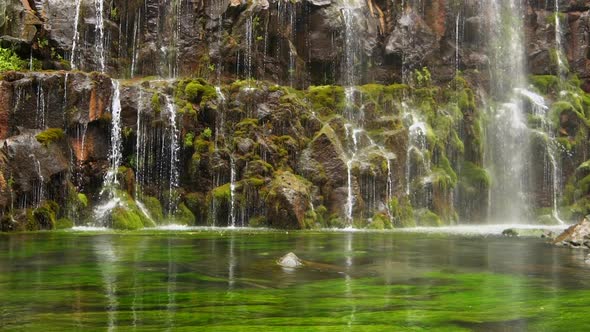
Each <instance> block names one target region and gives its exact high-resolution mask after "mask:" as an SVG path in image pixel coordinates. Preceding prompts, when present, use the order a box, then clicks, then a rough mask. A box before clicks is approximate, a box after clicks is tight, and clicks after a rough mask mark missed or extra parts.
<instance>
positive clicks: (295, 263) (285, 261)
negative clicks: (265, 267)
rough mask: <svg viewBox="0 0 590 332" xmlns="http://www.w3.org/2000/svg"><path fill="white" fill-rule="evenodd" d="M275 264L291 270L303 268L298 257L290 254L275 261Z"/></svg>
mask: <svg viewBox="0 0 590 332" xmlns="http://www.w3.org/2000/svg"><path fill="white" fill-rule="evenodd" d="M277 264H279V265H280V266H282V267H286V268H291V269H293V268H297V267H301V266H303V262H302V261H301V260H300V259H299V257H297V256H296V255H295V254H294V253H292V252H290V253H288V254H286V255H285V256H283V257H281V258H280V259H279V260H278V261H277Z"/></svg>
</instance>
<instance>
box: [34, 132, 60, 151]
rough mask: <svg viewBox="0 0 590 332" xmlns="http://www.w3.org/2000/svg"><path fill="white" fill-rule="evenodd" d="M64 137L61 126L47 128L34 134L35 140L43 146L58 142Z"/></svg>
mask: <svg viewBox="0 0 590 332" xmlns="http://www.w3.org/2000/svg"><path fill="white" fill-rule="evenodd" d="M63 137H64V131H63V129H61V128H49V129H46V130H44V131H42V132H40V133H39V134H37V135H36V136H35V138H36V139H37V141H38V142H39V143H41V144H43V145H44V146H46V147H47V146H49V144H51V143H55V142H58V141H60V140H62V139H63Z"/></svg>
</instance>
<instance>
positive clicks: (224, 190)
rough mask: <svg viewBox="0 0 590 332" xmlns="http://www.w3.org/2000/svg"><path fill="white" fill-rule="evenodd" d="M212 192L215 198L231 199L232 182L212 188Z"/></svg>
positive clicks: (221, 199) (218, 199)
mask: <svg viewBox="0 0 590 332" xmlns="http://www.w3.org/2000/svg"><path fill="white" fill-rule="evenodd" d="M211 194H212V195H213V198H215V200H217V201H229V200H230V198H231V188H230V183H226V184H224V185H222V186H219V187H217V188H215V189H213V190H211Z"/></svg>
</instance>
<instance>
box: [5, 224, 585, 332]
mask: <svg viewBox="0 0 590 332" xmlns="http://www.w3.org/2000/svg"><path fill="white" fill-rule="evenodd" d="M8 239H9V241H0V270H1V272H2V273H1V274H0V299H1V300H2V301H0V313H1V315H2V317H0V318H2V319H1V320H0V329H7V330H14V329H15V328H17V327H18V329H25V330H39V329H41V327H45V326H49V327H51V328H50V329H53V330H57V329H62V330H68V329H71V327H72V326H76V327H77V328H78V329H88V330H109V331H114V330H118V329H120V330H126V329H134V330H145V329H148V330H158V331H159V330H176V329H184V328H186V329H188V330H205V329H207V327H211V326H215V327H216V328H218V329H219V330H228V331H233V330H236V329H238V330H239V328H238V327H239V326H267V327H268V329H269V330H271V331H272V330H277V331H281V330H282V329H281V327H284V326H287V325H288V326H294V327H296V326H299V327H300V328H301V329H305V327H306V326H307V327H310V326H317V327H322V326H323V327H331V328H332V329H334V328H336V327H340V328H342V329H347V328H348V329H356V328H357V327H359V329H361V330H362V328H361V327H363V326H366V327H369V326H373V327H374V326H391V325H393V326H408V327H415V328H416V329H436V328H440V329H447V330H455V329H461V328H467V329H472V328H473V329H480V330H482V329H483V330H493V329H502V328H504V329H508V330H511V329H512V330H514V329H529V330H534V329H536V328H537V327H539V326H540V324H545V325H543V327H544V330H548V331H551V330H553V326H554V324H557V323H560V324H566V325H567V324H568V321H564V320H563V319H562V318H560V317H561V316H560V315H561V312H562V311H564V310H567V311H568V317H570V320H573V319H574V318H575V319H576V320H577V323H578V324H580V321H581V322H582V323H584V322H587V323H589V324H590V318H585V317H586V316H587V314H585V313H586V312H587V311H588V310H590V290H588V289H590V273H588V272H590V268H589V267H588V266H586V265H585V264H584V253H583V252H581V251H580V252H579V254H578V252H577V251H572V250H570V249H567V248H556V247H553V246H550V245H548V244H546V243H544V242H542V241H540V240H523V239H507V238H500V237H490V238H485V237H457V236H435V235H431V234H421V235H410V234H391V233H389V234H378V233H377V234H366V233H351V232H349V233H342V234H339V233H336V234H313V233H295V234H283V233H267V234H250V233H239V232H230V233H225V234H223V236H221V235H218V234H210V233H204V234H199V233H194V234H183V233H173V234H150V235H131V234H126V235H104V234H103V235H100V234H92V235H84V236H80V235H75V234H73V235H68V238H66V239H64V238H62V235H52V236H49V235H45V234H41V235H35V236H33V235H26V236H22V235H21V236H15V237H12V236H11V237H9V238H8ZM289 251H293V252H295V253H296V254H297V255H298V256H299V257H300V258H301V259H303V260H305V261H308V262H309V264H306V265H305V266H304V267H302V268H298V269H295V270H292V271H285V270H282V269H281V268H280V267H279V266H277V265H276V260H277V259H278V258H279V257H281V256H283V255H284V254H286V253H287V252H289ZM181 313H182V314H181ZM572 317H574V318H572ZM473 322H479V323H473ZM494 324H496V325H494ZM552 324H553V325H552ZM555 326H556V325H555ZM581 326H583V325H581ZM589 326H590V325H589ZM336 329H338V328H336ZM373 329H374V328H373Z"/></svg>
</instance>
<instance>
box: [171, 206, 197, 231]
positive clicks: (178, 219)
mask: <svg viewBox="0 0 590 332" xmlns="http://www.w3.org/2000/svg"><path fill="white" fill-rule="evenodd" d="M170 221H171V222H172V223H174V224H178V225H186V226H193V225H195V223H196V218H195V215H194V214H193V213H192V212H191V210H190V209H189V208H188V207H187V206H186V204H184V202H183V203H180V204H179V205H178V207H177V208H176V212H175V213H174V215H172V216H171V220H170Z"/></svg>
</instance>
